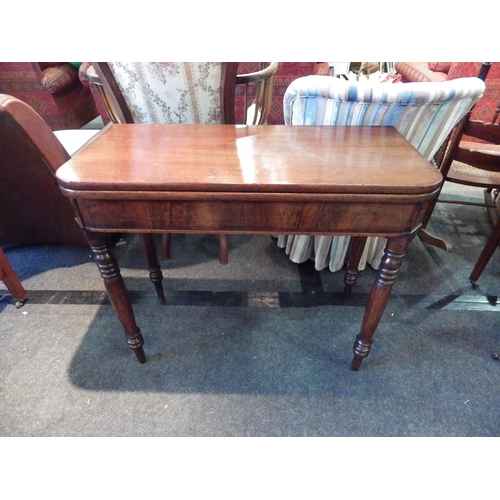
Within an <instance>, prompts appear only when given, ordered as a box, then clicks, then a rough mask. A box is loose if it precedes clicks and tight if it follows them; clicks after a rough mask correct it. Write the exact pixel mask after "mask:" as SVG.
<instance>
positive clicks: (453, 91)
mask: <svg viewBox="0 0 500 500" xmlns="http://www.w3.org/2000/svg"><path fill="white" fill-rule="evenodd" d="M483 92H484V83H483V82H482V81H481V80H480V79H479V78H460V79H455V80H451V81H447V82H432V83H427V82H425V83H396V84H391V83H372V82H370V81H365V82H352V81H346V80H341V79H339V78H335V77H329V76H307V77H303V78H299V79H297V80H295V81H294V82H292V84H291V85H290V86H289V87H288V89H287V91H286V93H285V97H284V101H283V110H284V116H285V124H286V125H337V126H340V125H342V126H383V127H395V128H396V129H397V130H398V131H399V132H400V133H401V134H402V135H403V136H404V137H405V138H406V139H407V140H408V141H409V142H410V143H411V144H412V145H413V146H414V147H415V148H416V149H417V150H418V151H419V152H420V153H421V154H422V155H423V156H424V157H425V158H426V159H427V160H429V161H431V160H432V158H433V157H434V155H435V154H436V152H437V151H438V149H439V147H440V146H441V144H442V143H443V142H444V141H445V139H446V138H447V136H448V135H449V133H450V132H451V130H452V129H453V127H454V126H455V125H456V124H457V122H458V121H459V120H460V119H461V118H462V117H463V116H464V115H465V114H466V113H467V112H468V111H469V109H471V107H472V106H473V105H474V104H475V102H476V101H477V100H479V99H480V97H481V95H482V94H483ZM388 154H389V153H388ZM332 168H335V165H332ZM349 241H350V236H334V237H332V236H314V237H311V236H307V235H303V236H286V235H282V236H279V237H278V246H279V247H281V248H284V249H285V251H286V254H287V255H289V257H290V259H291V260H292V261H293V262H296V263H300V262H304V261H306V260H307V259H309V258H313V259H314V261H315V267H316V269H317V270H321V269H324V268H326V267H327V266H328V267H329V269H330V271H332V272H335V271H338V270H339V269H341V268H342V266H343V265H344V261H345V256H346V253H347V249H348V245H349ZM385 241H386V240H385V238H379V237H369V238H368V239H367V242H366V245H365V248H364V252H363V255H362V256H361V260H360V262H359V270H362V269H364V268H365V267H366V263H367V262H368V263H369V264H370V265H371V266H372V267H373V268H375V269H378V266H379V264H380V260H381V258H382V255H383V251H384V247H385Z"/></svg>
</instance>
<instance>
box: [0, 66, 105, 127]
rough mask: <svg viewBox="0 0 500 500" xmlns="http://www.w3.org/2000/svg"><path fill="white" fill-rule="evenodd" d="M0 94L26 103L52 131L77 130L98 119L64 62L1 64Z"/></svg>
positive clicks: (90, 99)
mask: <svg viewBox="0 0 500 500" xmlns="http://www.w3.org/2000/svg"><path fill="white" fill-rule="evenodd" d="M0 94H7V95H11V96H13V97H16V98H17V99H20V100H21V101H23V102H25V103H27V104H29V105H30V106H31V107H32V108H33V109H34V110H35V111H36V112H37V113H38V114H39V115H40V116H41V117H42V118H43V119H44V120H45V122H46V123H47V124H48V125H49V127H50V128H51V129H52V130H64V129H76V128H80V127H82V126H83V125H85V124H86V123H88V122H90V121H91V120H93V119H94V118H95V117H96V116H99V112H98V110H97V107H96V105H95V101H94V99H93V97H92V93H91V91H90V89H89V88H88V87H87V86H85V85H82V82H81V81H80V79H79V77H78V68H77V67H76V66H73V65H71V64H70V63H67V62H1V63H0Z"/></svg>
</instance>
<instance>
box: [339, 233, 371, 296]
mask: <svg viewBox="0 0 500 500" xmlns="http://www.w3.org/2000/svg"><path fill="white" fill-rule="evenodd" d="M366 239H367V237H366V236H353V237H352V238H351V248H350V251H349V260H348V262H347V269H346V272H345V275H344V295H343V299H344V300H348V299H349V298H350V297H351V291H352V288H353V287H354V285H355V284H356V280H357V279H358V266H359V261H360V260H361V256H362V255H363V250H364V249H365V245H366Z"/></svg>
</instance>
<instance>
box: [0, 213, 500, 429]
mask: <svg viewBox="0 0 500 500" xmlns="http://www.w3.org/2000/svg"><path fill="white" fill-rule="evenodd" d="M431 229H433V230H434V231H435V232H437V233H439V234H441V235H444V236H446V237H447V238H448V239H449V240H450V241H451V242H452V243H453V245H454V251H453V252H452V253H451V254H447V253H445V252H443V251H441V250H438V249H435V248H432V247H429V246H427V245H425V244H424V243H422V242H421V241H420V240H415V241H414V242H413V243H412V245H411V247H410V250H409V252H408V255H407V257H406V259H405V261H404V264H403V267H402V270H401V273H400V276H399V277H398V280H397V281H396V284H395V286H394V289H393V294H392V297H391V300H390V302H389V305H388V307H387V310H386V312H385V315H384V317H383V319H382V322H381V324H380V326H379V328H378V330H377V332H376V334H375V337H374V345H373V348H372V351H371V353H370V356H369V357H368V358H367V359H365V360H364V362H363V365H362V367H361V369H360V371H359V372H352V371H351V370H350V368H349V364H350V360H351V357H352V344H353V342H354V337H355V335H356V334H357V333H358V328H359V325H360V323H361V319H362V315H363V311H364V304H365V301H366V297H367V294H368V292H369V290H370V287H371V284H372V282H373V278H374V271H373V270H372V269H367V270H365V271H363V272H362V273H361V275H360V278H359V282H358V284H357V286H356V288H355V293H354V295H353V298H352V300H351V301H350V302H349V303H348V304H344V303H342V302H341V300H340V295H339V293H340V291H341V290H342V273H333V274H332V273H330V272H329V271H322V272H320V273H316V272H314V271H311V266H310V265H308V264H306V265H304V266H297V265H295V264H293V263H291V262H290V261H289V260H288V259H287V258H286V257H285V255H284V252H283V250H281V249H279V248H277V247H276V245H275V242H274V241H273V240H272V239H271V237H269V236H253V237H250V236H246V235H242V236H231V237H230V239H229V242H230V258H229V264H228V265H227V266H221V265H220V264H219V263H218V261H217V238H216V237H213V236H203V235H202V236H197V235H194V236H186V235H177V236H174V238H173V247H172V254H173V257H172V260H171V261H169V262H163V263H162V267H163V271H164V276H165V282H164V284H165V289H166V290H167V300H166V301H165V303H163V304H162V303H161V302H160V301H159V300H158V299H157V298H156V296H155V294H154V291H153V287H152V285H151V283H150V282H149V280H148V277H147V273H146V272H145V265H144V258H143V255H142V252H141V248H140V244H139V241H138V238H137V237H136V236H135V235H130V236H127V237H126V238H124V240H123V241H122V242H121V243H120V244H119V245H118V247H117V249H116V251H117V254H118V257H119V260H120V263H121V265H122V273H123V275H124V277H125V279H126V282H127V285H128V287H129V289H130V291H131V295H132V299H133V302H134V308H135V312H136V316H137V322H138V324H139V326H140V328H141V330H142V332H143V335H144V337H145V350H146V354H147V356H148V361H147V363H146V364H144V365H140V364H139V363H138V362H137V361H136V360H135V356H134V355H133V353H131V352H130V351H129V350H128V349H127V348H126V346H125V342H124V339H123V334H122V331H121V326H120V325H119V323H118V321H117V319H116V317H115V315H114V313H113V310H112V307H111V306H110V305H109V302H108V301H107V298H106V296H105V293H104V292H103V286H102V282H101V279H100V277H99V274H98V271H97V268H96V267H95V265H94V264H93V263H92V262H91V260H90V258H89V252H88V251H87V250H86V249H82V248H80V249H79V248H76V249H75V248H67V247H66V248H63V247H45V246H40V247H36V246H34V247H20V246H10V247H5V248H4V250H5V251H6V254H7V256H8V258H9V259H10V261H11V263H12V265H13V266H14V267H15V269H16V271H17V272H18V274H19V276H20V277H21V279H22V280H23V283H24V285H25V287H26V288H27V289H28V291H29V292H30V294H31V297H30V300H29V301H28V303H27V304H26V305H25V306H24V307H23V308H21V309H16V308H15V307H14V305H13V303H12V301H11V299H10V297H9V296H8V294H6V292H5V291H4V289H3V288H0V339H1V342H2V350H1V352H0V360H1V361H0V384H1V386H0V435H1V436H498V435H499V434H500V418H499V417H498V415H499V412H500V392H499V387H500V362H498V361H495V360H494V359H493V358H492V357H491V353H492V351H493V350H495V349H497V350H500V328H499V324H500V321H499V318H500V316H499V315H498V312H499V311H500V306H499V305H498V304H497V302H498V296H499V294H500V280H499V279H498V278H499V275H500V254H496V255H495V256H494V258H493V259H492V261H491V262H490V264H489V266H488V267H487V269H486V271H485V272H484V274H483V277H482V278H481V287H480V288H479V289H477V290H473V289H472V288H471V286H470V284H469V282H468V275H469V273H470V271H471V269H472V266H473V264H474V262H475V260H476V259H477V257H478V255H479V252H480V250H481V248H482V245H483V244H484V242H485V240H486V237H487V235H488V233H489V231H490V227H489V225H488V221H487V219H486V215H485V212H484V209H482V208H474V207H463V206H457V205H444V204H440V205H438V207H437V210H436V212H435V214H434V216H433V220H432V226H431ZM0 286H3V285H0Z"/></svg>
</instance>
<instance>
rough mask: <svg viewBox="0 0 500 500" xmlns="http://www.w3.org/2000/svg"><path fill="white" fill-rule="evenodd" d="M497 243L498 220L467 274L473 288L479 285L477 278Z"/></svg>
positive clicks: (499, 229) (498, 234) (499, 233)
mask: <svg viewBox="0 0 500 500" xmlns="http://www.w3.org/2000/svg"><path fill="white" fill-rule="evenodd" d="M499 244H500V222H497V223H496V224H495V227H494V228H493V231H492V233H491V234H490V237H489V238H488V241H487V242H486V245H485V246H484V248H483V251H482V252H481V255H480V256H479V259H478V260H477V262H476V265H475V266H474V269H473V270H472V273H471V275H470V276H469V280H470V281H471V283H472V286H473V287H474V288H477V287H478V286H479V284H478V283H477V280H478V279H479V276H481V273H482V272H483V271H484V268H485V267H486V265H487V264H488V262H489V261H490V259H491V257H492V255H493V253H494V252H495V250H496V248H497V247H498V245H499Z"/></svg>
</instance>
